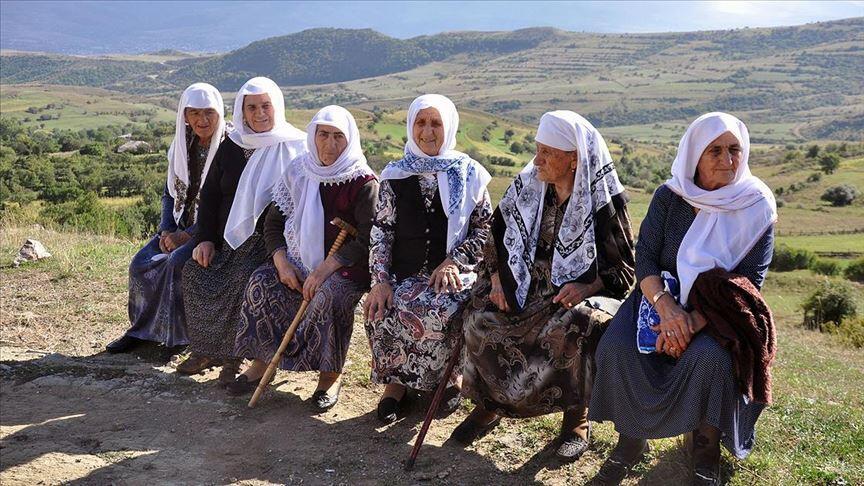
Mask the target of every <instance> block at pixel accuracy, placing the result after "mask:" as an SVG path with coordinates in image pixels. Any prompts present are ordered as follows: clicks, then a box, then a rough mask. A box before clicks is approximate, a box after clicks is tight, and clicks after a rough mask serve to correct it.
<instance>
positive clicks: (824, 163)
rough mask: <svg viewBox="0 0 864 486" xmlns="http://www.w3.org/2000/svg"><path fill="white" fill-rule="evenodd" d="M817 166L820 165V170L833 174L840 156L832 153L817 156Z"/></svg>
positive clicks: (838, 163)
mask: <svg viewBox="0 0 864 486" xmlns="http://www.w3.org/2000/svg"><path fill="white" fill-rule="evenodd" d="M819 166H820V167H822V172H824V173H826V174H833V173H834V171H835V170H837V167H840V156H839V155H837V154H833V153H829V154H824V155H822V157H819Z"/></svg>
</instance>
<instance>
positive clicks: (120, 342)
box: [105, 334, 144, 354]
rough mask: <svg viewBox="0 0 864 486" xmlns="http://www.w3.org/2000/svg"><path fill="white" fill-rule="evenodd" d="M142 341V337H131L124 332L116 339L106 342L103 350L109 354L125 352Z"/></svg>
mask: <svg viewBox="0 0 864 486" xmlns="http://www.w3.org/2000/svg"><path fill="white" fill-rule="evenodd" d="M142 342H144V341H143V340H142V339H138V338H136V337H132V336H130V335H128V334H124V335H122V336H120V337H119V338H118V339H115V340H113V341H111V342H110V343H108V345H107V346H105V351H108V352H109V353H111V354H117V353H125V352H127V351H131V350H132V348H134V347H136V346H138V345H139V344H141V343H142Z"/></svg>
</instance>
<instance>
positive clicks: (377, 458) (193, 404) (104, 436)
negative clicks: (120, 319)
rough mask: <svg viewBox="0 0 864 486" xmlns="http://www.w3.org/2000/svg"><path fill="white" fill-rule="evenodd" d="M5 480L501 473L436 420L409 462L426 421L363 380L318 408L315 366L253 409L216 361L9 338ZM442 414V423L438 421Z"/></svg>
mask: <svg viewBox="0 0 864 486" xmlns="http://www.w3.org/2000/svg"><path fill="white" fill-rule="evenodd" d="M2 360H3V364H2V381H0V386H2V389H3V393H2V398H0V408H2V410H3V413H2V428H0V438H2V449H0V456H2V481H0V482H2V483H3V484H4V485H10V484H53V483H58V482H63V483H69V484H109V483H118V484H144V483H147V484H156V483H211V484H213V483H215V484H223V483H235V482H240V483H244V484H266V483H291V484H382V483H397V484H407V483H416V482H429V481H431V482H432V483H440V484H450V483H452V484H494V483H498V484H505V483H511V482H512V481H514V480H516V481H517V482H522V481H519V480H517V478H514V477H513V476H512V475H510V474H506V473H503V472H501V471H499V470H498V469H497V468H496V466H495V465H494V464H493V463H492V462H491V461H489V460H488V459H485V458H484V457H483V456H481V455H478V454H476V453H473V452H470V451H463V450H460V449H457V448H455V447H450V446H449V445H448V446H443V447H442V442H443V441H444V440H445V439H446V434H447V432H448V431H449V430H451V429H452V427H453V426H455V424H456V423H457V422H458V420H457V419H456V418H451V419H448V420H445V422H451V423H450V424H449V427H442V426H437V425H439V424H436V427H434V428H433V429H432V430H431V432H430V435H429V438H428V443H427V445H426V446H425V447H424V449H423V451H422V455H421V457H420V460H419V463H418V465H417V467H416V468H415V471H414V472H413V473H406V472H404V471H403V468H402V460H403V459H404V458H405V457H406V456H407V454H408V452H409V450H410V443H411V441H412V439H413V437H414V436H415V433H416V431H417V430H418V428H419V423H420V421H421V420H422V416H421V414H422V411H421V410H419V407H417V408H418V410H415V412H414V413H413V414H412V415H410V416H408V417H407V418H405V419H404V420H401V421H400V422H397V423H396V424H394V425H391V426H387V427H381V426H380V424H379V423H378V422H377V420H376V418H375V415H374V409H373V405H374V403H375V400H376V395H375V393H373V392H372V391H370V390H366V389H364V388H353V389H347V387H346V389H344V390H343V392H342V397H341V400H340V402H339V403H338V404H337V406H336V407H334V408H333V409H332V410H330V411H328V412H326V413H322V414H318V413H316V412H315V411H314V410H313V409H312V406H311V404H309V403H307V401H306V400H307V399H308V397H309V396H311V394H312V392H313V391H314V387H315V376H314V375H312V374H298V373H293V374H287V373H285V374H284V375H283V374H280V375H279V377H278V379H277V382H276V384H275V385H276V387H275V390H274V391H272V392H271V393H269V394H268V395H267V396H265V397H264V399H263V400H262V402H261V403H259V405H258V406H257V407H256V408H254V409H249V408H247V407H246V400H245V399H241V398H232V397H228V396H227V395H226V394H225V392H224V391H223V390H222V389H220V388H218V386H217V385H216V381H215V379H216V371H215V370H211V371H210V372H208V373H207V374H204V375H199V376H195V377H192V378H189V377H184V376H180V375H177V374H176V373H174V370H173V368H172V366H171V364H170V363H169V364H160V363H158V362H155V363H154V362H152V361H148V360H145V359H142V358H138V357H135V356H134V355H121V356H111V355H107V354H97V355H94V356H88V357H77V358H76V357H66V356H63V355H59V354H50V353H45V352H39V351H32V350H27V349H23V348H17V347H8V346H4V347H3V348H2ZM441 425H443V424H441Z"/></svg>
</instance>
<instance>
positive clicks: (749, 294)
mask: <svg viewBox="0 0 864 486" xmlns="http://www.w3.org/2000/svg"><path fill="white" fill-rule="evenodd" d="M689 300H690V303H691V304H692V306H693V308H694V309H696V310H698V311H700V312H701V313H702V314H703V315H704V316H705V318H706V319H707V320H708V325H707V326H706V327H705V332H707V333H708V334H709V335H710V336H711V337H713V338H714V339H716V340H717V342H718V343H720V345H721V346H723V347H724V348H726V349H727V350H728V351H729V352H730V353H731V354H732V366H733V369H734V370H735V377H736V379H737V380H738V386H739V387H740V389H741V392H742V393H744V394H746V395H747V398H749V399H750V400H753V401H755V402H759V403H771V362H772V361H773V360H774V355H775V353H776V351H777V337H776V332H775V329H774V317H773V316H772V315H771V309H769V308H768V304H766V303H765V300H764V299H763V298H762V294H760V293H759V289H757V288H756V286H755V285H753V283H752V282H750V280H749V279H747V277H744V276H742V275H737V274H734V273H728V272H726V271H724V270H723V269H720V268H715V269H714V270H711V271H708V272H705V273H702V274H701V275H699V277H698V278H697V279H696V282H695V283H694V284H693V290H692V291H691V292H690V297H689Z"/></svg>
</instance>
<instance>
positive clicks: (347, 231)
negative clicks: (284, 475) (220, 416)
mask: <svg viewBox="0 0 864 486" xmlns="http://www.w3.org/2000/svg"><path fill="white" fill-rule="evenodd" d="M330 223H332V224H333V225H335V226H338V227H339V235H338V236H336V241H334V242H333V246H331V247H330V252H329V253H327V256H328V257H329V256H331V255H333V254H334V253H336V252H337V251H339V248H340V247H341V246H342V243H345V238H347V237H348V235H351V236H357V229H356V228H354V227H353V226H351V225H350V224H348V223H346V222H345V221H342V219H340V218H335V219H334V220H333V221H331V222H330ZM307 307H309V301H308V300H306V299H303V302H302V303H301V304H300V308H299V309H298V310H297V315H295V316H294V320H293V321H291V325H290V326H288V330H287V331H285V335H284V336H283V337H282V342H281V343H280V344H279V349H278V350H276V354H275V355H273V359H271V360H270V364H269V365H267V370H266V371H265V372H264V375H263V376H262V377H261V381H260V382H259V383H258V388H256V389H255V393H253V394H252V398H251V399H250V400H249V408H252V407H254V406H255V404H256V403H258V399H259V398H261V395H263V394H264V390H266V389H267V387H268V386H269V385H270V380H272V379H273V375H275V374H276V367H277V366H279V361H281V360H282V353H284V352H285V349H287V348H288V343H290V342H291V339H292V338H293V337H294V333H295V332H296V331H297V326H299V325H300V321H301V320H302V319H303V314H305V313H306V308H307Z"/></svg>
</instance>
